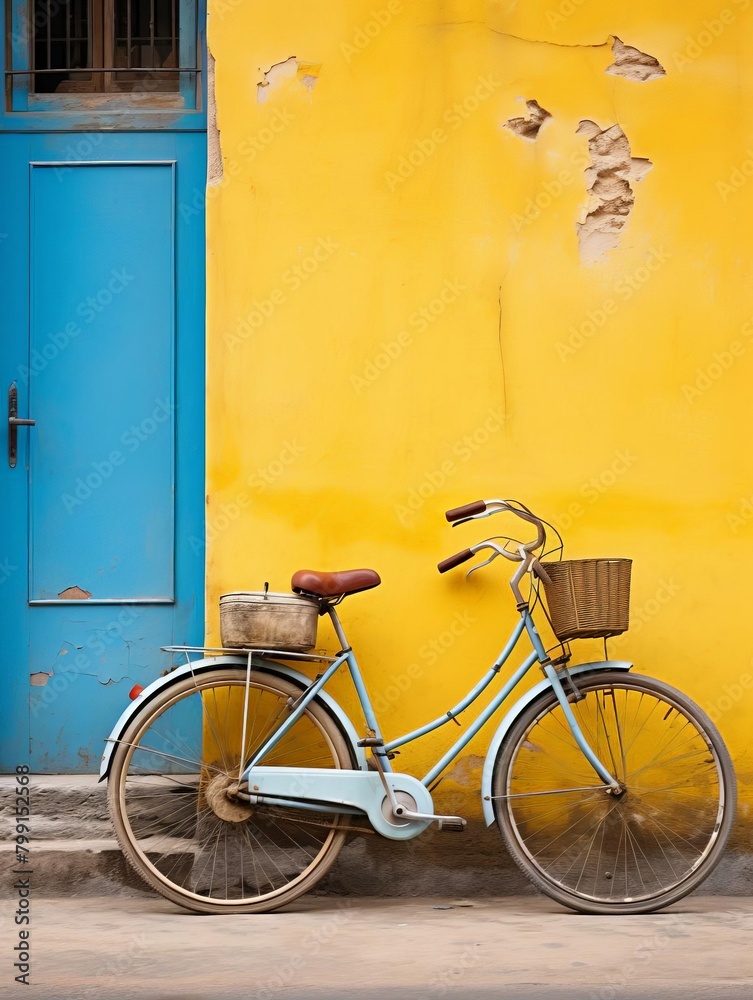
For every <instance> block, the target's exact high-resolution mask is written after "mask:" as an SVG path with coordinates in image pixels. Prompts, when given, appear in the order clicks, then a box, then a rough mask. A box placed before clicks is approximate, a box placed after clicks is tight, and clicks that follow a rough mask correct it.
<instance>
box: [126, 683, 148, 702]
mask: <svg viewBox="0 0 753 1000" xmlns="http://www.w3.org/2000/svg"><path fill="white" fill-rule="evenodd" d="M143 690H144V685H143V684H134V685H133V687H132V688H131V690H130V691H129V692H128V697H129V698H130V699H131V701H135V699H136V698H138V696H139V695H140V694H141V692H142V691H143Z"/></svg>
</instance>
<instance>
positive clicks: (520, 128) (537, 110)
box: [504, 100, 552, 140]
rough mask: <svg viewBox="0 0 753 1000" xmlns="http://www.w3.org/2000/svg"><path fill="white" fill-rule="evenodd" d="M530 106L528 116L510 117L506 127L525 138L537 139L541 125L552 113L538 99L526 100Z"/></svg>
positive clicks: (527, 105)
mask: <svg viewBox="0 0 753 1000" xmlns="http://www.w3.org/2000/svg"><path fill="white" fill-rule="evenodd" d="M526 107H527V108H528V117H527V118H508V120H507V121H506V122H505V125H504V127H505V128H509V129H510V131H511V132H514V133H515V134H516V135H519V136H520V137H521V138H523V139H531V140H535V139H537V138H538V135H539V132H540V131H541V126H542V125H543V124H544V122H545V121H546V120H547V118H551V117H552V116H551V114H550V113H549V112H548V111H547V110H546V109H545V108H542V107H541V105H540V104H539V102H538V101H533V100H531V101H526Z"/></svg>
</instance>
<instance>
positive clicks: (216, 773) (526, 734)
mask: <svg viewBox="0 0 753 1000" xmlns="http://www.w3.org/2000/svg"><path fill="white" fill-rule="evenodd" d="M502 512H506V513H511V514H514V515H516V516H517V517H519V518H521V519H522V520H523V521H524V522H526V523H527V524H530V525H532V526H534V527H535V528H536V538H535V539H533V540H532V541H528V542H523V541H520V540H519V539H514V538H511V537H509V536H493V537H492V538H488V539H485V540H484V541H482V542H479V543H478V544H476V545H473V546H471V547H470V548H468V549H464V550H463V551H462V552H459V553H456V554H455V555H453V556H450V557H449V558H448V559H445V560H443V561H442V562H441V563H439V566H438V569H439V570H440V572H446V571H447V570H449V569H452V568H453V567H455V566H458V565H461V564H462V563H464V562H466V561H468V560H470V559H471V558H472V557H473V556H474V555H475V554H476V553H478V552H482V551H487V550H489V551H491V555H489V557H488V558H487V559H485V560H484V561H483V562H481V563H480V564H479V565H478V566H475V567H473V569H471V570H470V572H474V571H475V569H479V568H481V566H485V565H487V564H489V563H491V562H492V561H493V560H494V559H496V558H497V557H498V556H503V557H504V558H506V559H509V560H512V561H515V562H517V563H518V566H517V568H516V570H515V572H514V573H513V575H512V578H511V580H510V585H511V588H512V591H513V595H514V597H515V599H516V605H517V611H518V615H519V619H518V622H517V624H516V625H515V627H514V628H513V630H512V633H511V635H510V636H509V638H508V640H507V642H506V644H505V646H504V647H503V649H502V651H501V653H500V654H499V656H498V657H497V659H496V660H495V661H494V663H493V664H492V665H491V667H490V668H489V669H488V670H487V671H486V673H485V674H484V675H483V677H481V679H480V680H479V681H478V683H477V684H475V685H474V686H473V687H472V688H471V690H470V691H469V692H468V694H467V695H466V696H465V697H464V698H463V699H462V700H461V701H460V702H459V703H458V704H457V705H456V706H455V707H454V708H452V709H451V710H449V711H448V712H447V713H446V714H444V715H441V716H439V717H438V718H436V719H434V720H433V721H431V722H429V723H427V724H426V725H424V726H422V727H420V728H418V729H416V730H414V731H412V732H410V733H407V734H405V735H402V736H399V737H397V738H395V739H391V740H385V738H384V736H383V735H382V731H381V729H380V727H379V723H378V721H377V719H376V717H375V714H374V711H373V708H372V705H371V701H370V699H369V695H368V693H367V691H366V687H365V685H364V682H363V678H362V676H361V673H360V669H359V667H358V664H357V661H356V656H355V653H354V652H353V650H352V649H351V647H350V645H349V643H348V640H347V638H346V636H345V633H344V630H343V627H342V625H341V623H340V620H339V618H338V615H337V612H336V607H337V605H339V603H340V602H341V601H342V600H343V599H344V597H346V596H348V595H350V594H353V593H357V592H359V591H363V590H368V589H371V588H372V587H375V586H377V585H378V584H379V583H380V579H379V576H378V574H377V573H376V572H374V571H373V570H351V571H345V572H341V573H316V572H313V571H308V570H304V571H299V572H298V573H296V574H294V576H293V579H292V589H293V591H294V592H296V593H298V594H302V595H305V596H307V597H309V598H312V599H315V601H316V602H318V611H319V614H322V615H324V614H326V615H328V616H329V618H330V620H331V623H332V626H333V628H334V631H335V634H336V636H337V639H338V641H339V643H340V650H339V652H338V653H337V654H336V655H335V656H317V655H315V654H308V653H297V654H295V653H288V652H286V653H280V652H279V651H271V650H260V649H241V650H237V649H233V650H228V649H223V648H221V647H209V648H205V647H188V646H183V647H178V646H176V647H164V648H165V649H167V650H168V651H172V652H178V651H180V652H182V653H184V654H185V659H186V663H185V664H183V665H182V666H179V667H177V668H176V669H175V670H174V671H173V672H172V673H169V674H167V675H166V676H164V677H161V678H159V679H158V680H156V681H154V682H153V683H152V684H150V685H149V686H148V687H147V688H145V689H143V690H142V691H140V692H138V691H136V692H134V693H133V694H134V696H135V700H134V701H133V703H132V704H131V705H130V706H129V707H128V708H127V709H126V711H125V712H124V713H123V715H122V716H121V717H120V719H119V720H118V722H117V723H116V725H115V727H114V729H113V731H112V733H111V735H110V737H109V739H108V741H107V743H106V750H105V754H104V756H103V761H102V768H101V778H105V777H107V778H108V780H109V785H108V801H109V805H110V810H111V815H112V819H113V824H114V827H115V832H116V835H117V838H118V841H119V843H120V845H121V847H122V849H123V852H124V854H125V856H126V858H127V860H128V861H129V862H130V864H131V865H132V866H133V868H135V870H136V871H137V872H138V873H139V874H140V875H141V877H142V878H143V879H144V880H145V881H146V882H147V883H148V884H149V885H150V886H152V887H153V888H154V889H156V890H157V891H158V892H159V893H161V894H162V895H163V896H164V897H166V898H167V899H169V900H171V901H173V902H175V903H177V904H179V905H182V906H183V907H186V908H188V909H190V910H195V911H198V912H202V913H250V912H267V911H270V910H273V909H276V908H278V907H280V906H283V905H285V904H286V903H290V902H292V901H293V900H294V899H296V898H298V897H299V896H300V895H301V894H303V893H305V892H307V891H309V890H310V889H312V888H313V887H314V885H315V884H316V883H317V882H318V881H319V880H320V879H321V878H322V877H323V876H324V875H325V874H326V873H327V872H328V871H329V869H330V868H331V867H332V865H333V864H334V862H335V860H336V858H337V854H338V852H339V850H340V848H341V847H342V845H343V842H344V841H345V839H346V837H347V836H348V834H349V833H353V832H361V831H364V832H376V833H377V834H380V835H382V836H383V837H386V838H389V839H392V840H394V841H402V840H408V839H411V838H413V837H416V836H418V835H419V834H421V833H422V832H423V831H425V830H426V829H427V828H428V827H429V825H431V824H432V823H437V824H438V826H439V828H440V829H443V830H446V831H448V832H460V831H462V829H463V828H464V827H465V825H466V821H465V820H464V819H463V818H462V817H459V816H444V815H438V814H436V813H435V811H434V806H433V801H432V795H431V791H432V789H433V788H434V787H435V785H436V783H437V782H438V780H439V779H440V776H441V775H442V773H443V772H444V770H445V769H446V768H447V766H448V765H449V764H450V763H451V762H452V761H453V760H455V758H456V757H457V756H458V754H459V753H460V752H461V751H462V750H463V748H464V747H465V746H466V745H467V744H468V743H469V741H470V740H471V739H472V738H473V737H474V736H475V735H476V733H477V732H478V731H479V730H480V729H481V727H482V726H483V725H484V724H485V723H486V722H487V721H488V720H489V719H490V718H491V717H492V715H494V713H495V712H496V711H497V709H498V708H499V707H500V706H501V705H502V703H503V702H504V701H505V699H506V698H507V697H508V696H509V695H510V693H511V692H512V691H513V690H514V688H515V687H516V686H517V685H518V684H519V683H520V682H521V681H522V679H523V678H524V677H525V676H526V674H527V673H528V671H529V670H530V669H531V668H532V667H534V666H537V665H538V666H539V667H540V669H541V670H542V672H543V675H544V677H543V679H542V680H540V681H539V682H538V683H537V684H535V685H534V686H533V687H532V688H531V689H529V690H528V691H526V692H525V693H524V694H522V695H521V696H520V697H519V699H518V700H517V702H516V703H515V704H514V705H513V707H512V708H510V709H509V710H508V712H507V714H506V715H505V716H504V717H503V719H502V721H501V722H500V724H499V726H498V728H497V730H496V732H495V734H494V736H493V737H492V739H491V742H490V746H489V750H488V752H487V756H486V759H485V764H484V769H483V776H482V782H481V794H482V806H483V813H484V817H485V821H486V823H487V825H492V824H493V823H494V822H496V823H497V826H498V827H499V829H500V832H501V834H502V837H503V839H504V841H505V844H506V846H507V849H508V850H509V852H510V854H511V856H512V858H513V859H514V861H515V862H516V863H517V865H518V866H519V867H520V869H521V870H522V871H523V872H524V873H525V874H526V876H528V878H529V879H530V880H531V881H532V882H533V883H534V884H535V885H536V886H537V887H538V888H539V889H540V890H542V891H543V892H544V893H546V894H547V895H549V896H550V897H551V898H553V899H555V900H557V901H558V902H559V903H561V904H563V905H565V906H567V907H570V908H571V909H574V910H577V911H580V912H584V913H601V914H605V913H617V914H626V913H647V912H652V911H654V910H658V909H660V908H662V907H665V906H668V905H670V904H671V903H674V902H676V901H677V900H679V899H681V898H682V897H683V896H685V895H686V894H687V893H689V892H691V891H692V890H693V889H695V888H696V887H697V886H698V885H699V884H700V883H701V882H702V881H703V880H704V879H705V878H706V877H707V876H708V875H709V873H710V872H711V870H712V869H713V868H714V866H715V865H716V864H717V862H718V861H719V859H720V857H721V854H722V852H723V850H724V846H725V844H726V842H727V840H728V837H729V833H730V828H731V825H732V821H733V816H734V812H735V802H736V784H735V774H734V769H733V766H732V762H731V759H730V756H729V753H728V751H727V749H726V747H725V745H724V743H723V741H722V739H721V737H720V735H719V733H718V732H717V730H716V728H715V726H714V725H713V723H712V722H711V721H710V719H709V718H708V717H707V716H706V714H705V713H704V712H703V711H702V710H701V709H700V708H698V706H696V705H694V704H693V703H692V702H691V701H690V700H689V699H688V698H687V697H686V696H685V695H683V694H682V693H681V692H679V691H677V690H675V689H674V688H672V687H670V686H669V685H667V684H665V683H663V682H661V681H658V680H654V679H652V678H649V677H646V676H643V675H637V674H634V673H631V672H630V671H631V667H632V664H630V663H628V662H626V661H622V660H607V659H605V660H599V661H591V662H587V663H582V664H579V665H575V666H573V665H570V663H569V660H570V652H569V645H568V643H567V642H562V645H561V653H560V655H559V656H556V657H554V659H552V658H551V657H550V656H549V654H548V653H547V651H546V650H545V648H544V644H543V642H542V639H541V637H540V635H539V632H538V630H537V628H536V625H535V624H534V621H533V617H532V610H533V608H534V607H535V606H536V604H537V601H538V597H539V586H540V584H541V583H542V582H543V585H544V588H545V592H547V587H548V586H549V585H550V584H551V577H550V572H551V573H554V568H555V567H557V566H560V567H562V566H565V567H566V566H567V564H566V563H561V562H560V563H558V562H556V561H550V562H548V563H547V562H542V561H541V559H540V558H539V556H542V555H544V554H547V555H548V554H550V553H548V552H547V553H545V547H546V530H545V527H544V525H545V524H547V525H548V522H544V521H543V520H542V519H541V518H539V517H536V516H535V515H534V514H533V513H532V512H531V511H530V510H529V509H528V508H527V507H525V506H524V505H523V504H520V503H519V502H517V501H512V500H486V501H483V500H480V501H475V502H473V503H471V504H466V505H465V506H463V507H459V508H455V509H454V510H450V511H448V512H447V514H446V516H447V519H448V521H450V522H452V523H453V524H454V525H459V524H464V523H467V522H469V521H475V520H477V519H479V518H483V517H488V516H491V515H492V514H497V513H502ZM548 526H549V525H548ZM554 530H556V529H554ZM557 535H558V537H559V533H557ZM551 551H558V552H559V558H560V559H561V556H562V539H561V537H560V545H559V546H558V547H557V548H556V550H551ZM627 562H628V563H629V561H627ZM526 576H528V577H529V578H530V580H529V582H530V588H531V590H530V593H529V595H528V597H524V596H523V593H522V592H521V589H520V586H521V583H522V581H523V580H524V578H525V577H526ZM532 599H533V603H531V601H532ZM550 610H551V609H550ZM624 627H627V624H626V623H625V625H624ZM601 628H602V632H601V633H599V634H614V631H609V629H604V628H603V626H602V627H601ZM612 628H614V626H613V627H612ZM597 632H598V628H597ZM524 633H525V635H526V636H527V638H528V640H529V641H530V644H531V647H532V650H531V652H530V653H528V655H526V656H525V658H524V659H523V662H522V663H521V665H520V666H519V667H518V668H517V669H515V670H514V671H513V672H512V673H511V675H510V676H509V677H508V678H507V680H506V681H505V682H504V683H503V684H502V687H501V690H499V691H498V692H497V693H496V694H495V695H494V697H493V698H492V699H491V700H490V701H489V703H488V705H487V706H486V707H485V708H484V709H483V710H482V711H480V712H479V713H478V715H477V716H476V718H475V719H474V720H473V722H472V723H471V724H470V726H469V727H468V728H467V730H465V731H464V732H463V733H462V734H461V735H460V736H459V738H458V739H457V740H456V742H455V743H454V745H453V746H452V747H451V748H450V749H449V750H448V751H447V752H446V753H445V754H444V755H443V756H442V757H441V759H440V760H438V761H437V763H436V764H435V765H434V766H433V767H432V768H431V769H430V771H429V772H428V774H426V775H425V776H424V777H423V778H421V779H420V780H419V779H418V778H416V777H414V776H412V775H409V774H404V773H401V772H399V771H395V770H393V766H392V761H393V760H394V757H395V752H396V751H397V750H398V749H399V748H400V747H402V746H404V745H405V744H407V743H410V742H411V741H413V740H415V739H418V738H420V737H421V736H423V735H425V734H427V733H430V732H432V731H434V730H436V729H438V728H439V727H440V726H443V725H448V724H451V723H453V724H454V723H455V722H457V717H458V716H459V715H460V714H461V713H462V712H464V711H465V710H466V709H467V708H468V707H469V706H470V705H471V704H472V703H473V702H474V701H475V700H476V699H477V698H478V697H479V695H480V694H481V693H482V692H483V691H484V690H485V689H486V688H487V687H488V686H489V685H490V684H491V682H492V681H493V680H495V679H496V678H497V676H498V675H499V673H500V670H501V668H502V666H503V665H504V664H505V663H506V662H507V661H508V659H509V658H510V656H511V654H512V652H513V650H514V649H515V648H516V646H517V644H518V642H519V640H520V639H521V637H522V636H523V634H524ZM197 653H201V654H203V655H202V658H201V659H199V660H197V659H193V660H192V659H191V657H192V656H193V655H195V654H197ZM280 659H284V660H287V661H295V660H296V659H299V660H303V661H306V662H317V661H319V662H321V664H322V666H321V670H320V672H319V673H318V674H317V676H316V677H315V678H314V679H311V678H310V677H308V676H306V675H305V674H303V673H301V672H299V671H298V670H297V669H296V668H295V667H294V666H291V665H290V664H289V663H280V662H279V660H280ZM343 666H346V667H347V669H348V671H349V673H350V676H351V678H352V681H353V684H354V686H355V690H356V693H357V695H358V700H359V702H360V706H361V709H362V711H363V715H364V721H365V735H364V736H361V737H360V738H359V734H358V733H357V731H356V729H355V727H354V725H353V723H352V722H351V720H350V719H349V718H348V716H347V714H346V713H345V712H344V711H343V710H342V708H340V706H339V705H338V704H337V703H336V702H335V701H334V700H333V699H332V698H331V697H330V695H329V694H328V692H326V691H325V690H324V688H325V685H326V684H327V682H328V681H329V680H330V678H331V677H332V676H333V675H334V674H335V673H336V672H337V671H338V670H339V669H340V668H341V667H343ZM367 752H368V754H367Z"/></svg>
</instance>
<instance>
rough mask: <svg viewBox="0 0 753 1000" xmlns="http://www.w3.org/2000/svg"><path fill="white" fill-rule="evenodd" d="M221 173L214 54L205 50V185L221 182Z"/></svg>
mask: <svg viewBox="0 0 753 1000" xmlns="http://www.w3.org/2000/svg"><path fill="white" fill-rule="evenodd" d="M223 174H224V168H223V164H222V147H221V145H220V130H219V129H218V128H217V102H216V101H215V97H214V56H213V55H212V53H211V52H207V187H212V186H213V185H215V184H221V183H222V178H223Z"/></svg>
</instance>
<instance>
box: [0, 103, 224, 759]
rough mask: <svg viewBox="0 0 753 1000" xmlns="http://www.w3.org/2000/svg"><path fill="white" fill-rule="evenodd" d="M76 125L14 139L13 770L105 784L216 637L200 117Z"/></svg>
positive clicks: (43, 125)
mask: <svg viewBox="0 0 753 1000" xmlns="http://www.w3.org/2000/svg"><path fill="white" fill-rule="evenodd" d="M66 100H68V98H66ZM71 113H72V112H71V111H70V110H69V109H67V108H65V109H59V113H58V115H57V117H56V118H55V124H56V125H57V130H55V129H52V128H51V127H50V114H49V112H46V114H47V117H46V118H44V119H43V120H42V121H37V122H36V123H35V121H34V118H35V113H34V112H33V111H32V112H26V114H27V117H25V118H23V120H22V121H21V122H20V123H19V121H18V116H17V115H16V116H15V117H14V116H13V114H6V116H5V118H4V128H3V131H2V132H1V133H0V144H1V145H2V147H3V148H2V150H1V151H0V154H1V155H0V159H1V160H2V162H3V192H4V194H5V196H6V200H7V203H8V204H9V206H10V210H9V212H8V213H7V215H6V217H5V218H4V219H3V223H2V226H0V229H1V230H2V232H3V233H4V234H5V235H4V238H2V239H0V264H1V265H2V266H1V268H0V270H1V271H2V275H3V289H2V292H3V302H4V306H5V329H4V331H3V341H2V346H1V349H0V373H2V393H3V402H2V405H3V406H4V407H5V408H6V410H7V407H8V404H9V403H10V405H11V406H16V408H17V413H18V416H19V417H21V418H29V419H32V420H33V421H34V425H33V426H28V427H27V426H19V427H17V428H15V436H16V438H17V457H16V460H15V464H12V462H11V460H9V456H8V444H9V443H10V442H11V438H12V436H13V434H14V429H13V428H12V427H10V425H7V426H6V432H5V435H6V436H5V441H6V445H5V447H4V450H3V454H2V456H0V468H1V470H2V471H1V472H0V488H1V489H2V496H3V498H4V505H5V517H4V519H3V520H4V530H3V547H2V549H0V596H1V597H2V600H0V629H1V630H2V631H1V633H0V634H2V637H3V646H4V652H5V655H4V657H3V661H2V666H1V667H0V670H2V672H3V689H4V704H5V706H6V708H7V711H4V713H3V715H4V726H3V730H4V732H3V735H2V740H1V742H0V770H9V769H11V768H13V767H14V766H15V765H16V764H18V763H29V764H30V765H31V767H32V769H33V770H34V771H38V772H62V773H69V772H76V771H81V772H90V771H94V770H96V769H97V767H98V762H99V757H100V754H101V752H102V749H103V740H104V738H105V736H106V735H107V733H108V732H109V728H110V726H111V724H112V723H113V721H114V720H115V719H116V718H117V716H118V714H119V713H120V712H121V711H122V708H123V707H124V705H125V704H126V702H127V698H128V692H129V690H130V689H131V688H132V687H133V685H134V684H142V685H145V684H147V683H148V682H149V681H150V680H151V679H153V678H154V677H156V676H158V675H159V673H160V672H161V671H163V670H165V669H168V668H169V667H170V665H171V663H172V660H171V658H170V657H169V656H168V655H167V654H164V653H161V652H160V650H159V647H160V646H161V645H166V644H171V643H199V642H200V641H201V637H202V628H203V544H202V542H201V539H202V538H203V493H204V480H203V475H204V447H203V440H204V365H203V358H204V346H203V345H204V229H203V218H202V217H201V213H200V212H197V211H196V204H197V202H198V203H201V199H200V193H201V192H202V191H203V188H204V181H205V170H206V156H205V145H206V135H205V131H204V120H203V117H202V116H201V114H200V113H199V112H197V111H194V112H193V116H192V115H191V113H190V112H185V113H183V114H182V115H181V116H178V115H176V114H174V113H173V114H172V115H171V116H170V118H169V120H168V121H162V126H163V127H161V128H159V129H155V130H153V131H147V130H145V129H144V127H143V115H142V116H141V117H139V116H137V115H134V114H131V113H129V111H128V108H127V106H126V105H125V103H124V102H121V106H120V107H119V108H116V110H115V113H114V114H113V113H112V109H107V110H106V111H105V112H103V114H105V115H107V116H109V118H108V121H104V120H102V117H101V116H100V118H99V119H97V118H96V116H95V117H94V119H92V117H91V116H90V117H89V118H88V119H87V118H86V117H85V116H81V115H80V112H79V116H78V119H77V121H78V129H77V130H76V131H73V132H72V131H70V129H72V128H73V125H74V122H73V121H72V120H71V118H70V115H71ZM36 117H37V118H39V117H40V116H39V115H37V116H36ZM79 119H81V120H79ZM113 121H114V127H113V124H111V123H112V122H113ZM95 126H99V127H98V128H96V127H95ZM84 127H85V128H86V131H84V130H83V128H84ZM105 127H107V131H105ZM64 129H65V130H64ZM182 205H191V206H192V209H191V211H190V212H186V211H181V206H182ZM5 416H6V414H5V412H4V417H5ZM6 419H7V418H6ZM5 422H6V421H5V420H4V423H5Z"/></svg>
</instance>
